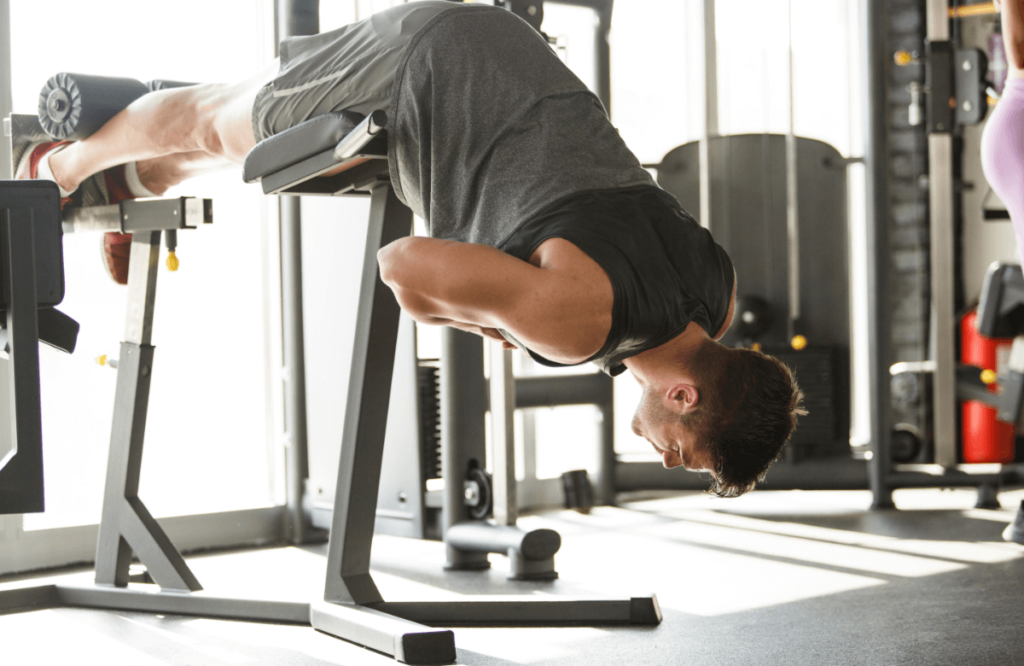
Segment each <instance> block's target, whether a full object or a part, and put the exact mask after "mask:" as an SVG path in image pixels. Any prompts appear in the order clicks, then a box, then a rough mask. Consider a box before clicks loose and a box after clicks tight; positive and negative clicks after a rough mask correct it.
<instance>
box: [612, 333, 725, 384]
mask: <svg viewBox="0 0 1024 666" xmlns="http://www.w3.org/2000/svg"><path fill="white" fill-rule="evenodd" d="M707 339H708V334H707V333H706V332H705V331H704V329H703V328H701V327H700V325H699V324H697V323H695V322H690V324H689V326H687V327H686V330H685V331H683V332H682V333H680V334H679V335H677V336H676V337H674V338H672V339H671V340H669V341H668V342H666V343H665V344H662V345H658V346H657V347H655V348H654V349H648V350H647V351H643V352H640V353H639V354H637V355H636V356H631V357H629V358H627V359H625V360H624V361H623V362H622V363H623V365H625V366H626V367H627V368H628V369H629V371H630V372H631V373H633V376H634V377H636V380H637V381H638V382H640V384H642V385H643V386H656V385H658V384H661V383H663V382H664V381H665V380H676V381H678V380H680V379H683V378H684V377H683V376H681V375H680V369H681V368H680V362H679V361H680V359H685V358H687V357H690V356H692V355H693V354H694V353H696V351H697V349H698V348H699V347H700V346H701V345H702V344H704V341H705V340H707ZM683 367H685V365H684V366H683ZM683 375H685V371H684V372H683Z"/></svg>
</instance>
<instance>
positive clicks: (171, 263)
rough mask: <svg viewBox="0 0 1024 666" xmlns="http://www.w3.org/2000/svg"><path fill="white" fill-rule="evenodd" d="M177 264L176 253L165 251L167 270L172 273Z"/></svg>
mask: <svg viewBox="0 0 1024 666" xmlns="http://www.w3.org/2000/svg"><path fill="white" fill-rule="evenodd" d="M178 265H179V262H178V255H176V254H174V252H168V253H167V270H169V271H170V272H172V273H173V272H174V271H176V270H178Z"/></svg>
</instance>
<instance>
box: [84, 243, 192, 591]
mask: <svg viewBox="0 0 1024 666" xmlns="http://www.w3.org/2000/svg"><path fill="white" fill-rule="evenodd" d="M159 259H160V232H159V231H151V232H136V233H135V234H134V236H133V238H132V253H131V262H130V264H129V269H128V315H127V317H126V321H125V341H124V342H123V343H122V344H121V356H120V358H119V359H118V361H119V363H118V369H117V388H116V392H115V394H114V420H113V425H112V426H111V430H110V454H109V458H108V459H107V480H106V489H105V491H104V495H103V515H102V519H101V522H100V528H99V539H98V542H97V546H96V582H97V583H99V584H101V585H114V586H117V587H124V586H126V585H127V584H128V567H129V565H130V564H131V559H132V553H133V552H134V553H135V554H136V555H138V557H139V559H140V560H142V562H143V563H144V564H145V565H146V568H147V569H148V571H149V573H150V575H151V576H152V577H153V579H154V580H155V581H156V582H157V583H158V584H159V585H160V587H162V588H164V589H170V590H191V591H196V590H201V589H202V586H201V585H200V584H199V581H198V580H196V577H195V576H194V575H192V572H191V571H190V570H189V568H188V565H186V564H185V560H184V559H183V558H182V557H181V554H180V553H179V552H178V551H177V549H176V548H175V547H174V544H173V543H171V540H170V539H169V538H168V537H167V535H166V534H165V533H164V531H163V529H161V527H160V525H159V524H158V523H157V522H156V520H154V519H153V516H152V515H150V513H149V511H148V510H147V509H146V507H145V505H144V504H143V503H142V500H140V499H139V473H140V471H141V468H142V448H143V442H144V438H145V434H146V415H147V410H148V407H149V383H150V379H151V378H152V370H153V354H154V352H155V349H154V347H153V346H152V345H151V344H149V343H150V341H151V340H152V333H153V310H154V307H155V302H156V277H157V266H158V263H159Z"/></svg>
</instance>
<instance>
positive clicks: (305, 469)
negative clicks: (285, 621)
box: [274, 0, 320, 544]
mask: <svg viewBox="0 0 1024 666" xmlns="http://www.w3.org/2000/svg"><path fill="white" fill-rule="evenodd" d="M275 8H276V10H277V11H276V13H275V31H274V32H275V35H276V36H277V37H278V39H286V38H288V37H298V36H301V35H315V34H317V33H319V32H320V2H319V0H278V2H277V5H276V7H275ZM278 201H279V206H280V214H281V316H282V319H283V325H282V331H281V335H282V342H283V347H284V349H283V361H284V367H285V376H284V418H285V441H286V442H287V447H288V448H287V450H286V452H285V467H286V469H285V495H286V498H287V506H288V510H287V512H286V524H285V535H286V537H287V539H288V541H290V542H291V543H294V544H299V543H304V542H306V541H307V539H308V536H309V534H310V532H311V531H312V525H311V523H310V520H309V517H307V516H306V515H305V512H304V511H303V509H302V499H303V496H304V494H305V486H306V479H308V478H309V452H308V442H307V439H306V360H305V347H304V345H303V326H302V324H303V322H302V316H303V313H302V225H301V221H302V210H301V204H300V199H299V197H293V196H286V197H279V199H278Z"/></svg>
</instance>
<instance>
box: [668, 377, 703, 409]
mask: <svg viewBox="0 0 1024 666" xmlns="http://www.w3.org/2000/svg"><path fill="white" fill-rule="evenodd" d="M666 398H667V401H668V407H669V409H671V410H672V411H673V412H675V413H676V414H686V413H688V412H690V411H692V410H693V409H694V408H696V406H697V403H698V402H699V401H700V392H699V391H698V390H697V387H696V386H694V385H693V384H673V385H672V388H670V389H669V391H668V394H667V395H666Z"/></svg>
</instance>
